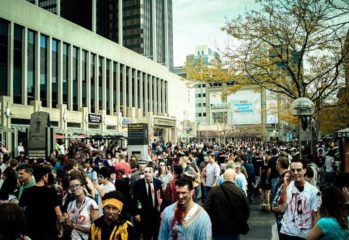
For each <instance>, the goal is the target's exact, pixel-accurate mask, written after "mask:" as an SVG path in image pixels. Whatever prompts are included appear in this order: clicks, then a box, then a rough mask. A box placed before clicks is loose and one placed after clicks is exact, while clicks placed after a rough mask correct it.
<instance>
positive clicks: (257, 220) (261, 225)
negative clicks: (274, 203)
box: [240, 198, 275, 240]
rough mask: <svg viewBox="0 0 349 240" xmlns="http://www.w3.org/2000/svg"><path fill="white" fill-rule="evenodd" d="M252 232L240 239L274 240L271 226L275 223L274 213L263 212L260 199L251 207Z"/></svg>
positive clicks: (250, 221) (254, 201)
mask: <svg viewBox="0 0 349 240" xmlns="http://www.w3.org/2000/svg"><path fill="white" fill-rule="evenodd" d="M250 210H251V212H250V218H249V221H248V222H249V224H250V228H251V230H250V232H249V233H248V234H247V235H245V236H243V235H242V237H241V238H240V239H241V240H270V239H272V234H271V226H272V225H273V224H274V223H275V217H274V214H273V213H267V212H261V211H260V205H259V198H256V199H254V200H253V202H252V204H251V205H250Z"/></svg>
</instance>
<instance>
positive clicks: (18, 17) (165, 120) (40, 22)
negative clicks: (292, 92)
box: [0, 0, 188, 150]
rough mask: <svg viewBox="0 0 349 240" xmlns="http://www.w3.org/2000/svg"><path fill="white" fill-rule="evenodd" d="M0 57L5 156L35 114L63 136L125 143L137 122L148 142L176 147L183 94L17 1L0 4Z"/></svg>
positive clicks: (164, 75)
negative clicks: (115, 139)
mask: <svg viewBox="0 0 349 240" xmlns="http://www.w3.org/2000/svg"><path fill="white" fill-rule="evenodd" d="M0 52H1V54H0V56H1V57H0V110H1V118H0V120H1V123H0V124H1V125H0V129H1V131H0V133H1V140H3V141H4V142H6V144H7V146H8V147H9V149H10V150H11V149H14V148H16V144H17V143H18V142H19V141H22V142H25V141H26V130H27V129H28V127H29V124H30V116H31V114H32V113H34V112H38V111H44V112H48V113H49V115H50V125H51V126H52V127H53V128H55V129H56V130H57V132H60V133H62V134H64V135H74V134H88V135H89V134H101V135H103V134H112V135H115V134H120V135H125V133H126V131H127V130H126V127H127V123H138V122H140V123H141V122H144V123H148V125H149V136H150V138H153V137H158V138H162V139H163V140H165V141H169V140H171V141H173V142H175V141H176V124H177V122H176V117H174V116H177V117H178V118H179V119H182V118H183V115H184V112H185V111H188V110H186V107H187V102H186V99H187V98H186V97H185V96H186V86H185V84H184V83H183V82H182V81H181V79H180V77H178V76H177V75H175V74H173V73H171V72H170V71H169V69H168V68H167V67H165V66H163V65H161V64H159V63H156V62H154V61H152V60H150V59H148V58H146V57H144V56H142V55H140V54H138V53H135V52H134V51H131V50H129V49H127V48H125V47H122V46H120V45H119V44H117V43H115V42H113V41H110V40H108V39H106V38H104V37H102V36H100V35H97V34H95V33H94V32H92V31H90V30H88V29H86V28H83V27H81V26H78V25H76V24H74V23H72V22H70V21H67V20H65V19H63V18H61V17H59V16H58V15H55V14H53V13H51V12H49V11H46V10H44V9H42V8H39V7H37V6H35V5H33V4H31V3H29V2H28V1H24V0H18V1H13V0H1V1H0ZM170 89H176V93H175V94H174V93H170ZM182 95H183V96H182ZM177 98H179V99H177ZM91 116H94V117H96V118H97V119H99V120H98V122H93V121H91ZM7 130H8V131H7Z"/></svg>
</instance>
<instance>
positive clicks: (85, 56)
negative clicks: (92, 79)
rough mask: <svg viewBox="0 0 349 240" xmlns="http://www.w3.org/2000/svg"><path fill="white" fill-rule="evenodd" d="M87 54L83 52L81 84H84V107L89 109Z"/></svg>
mask: <svg viewBox="0 0 349 240" xmlns="http://www.w3.org/2000/svg"><path fill="white" fill-rule="evenodd" d="M86 58H87V52H86V51H85V50H82V56H81V62H82V63H81V82H82V106H83V107H87V101H86V94H87V79H86V70H87V61H86Z"/></svg>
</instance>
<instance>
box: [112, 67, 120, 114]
mask: <svg viewBox="0 0 349 240" xmlns="http://www.w3.org/2000/svg"><path fill="white" fill-rule="evenodd" d="M111 64H113V80H114V83H113V106H114V111H116V98H117V97H119V93H118V92H116V87H117V81H118V79H117V77H116V74H117V73H116V67H117V63H116V62H112V63H111ZM118 74H119V73H118Z"/></svg>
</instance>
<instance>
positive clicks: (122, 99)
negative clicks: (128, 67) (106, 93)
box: [117, 64, 125, 111]
mask: <svg viewBox="0 0 349 240" xmlns="http://www.w3.org/2000/svg"><path fill="white" fill-rule="evenodd" d="M124 68H125V66H124V65H122V64H120V72H119V73H117V74H119V75H120V107H121V106H123V104H124V80H123V78H124ZM123 107H125V106H123ZM120 111H121V109H120Z"/></svg>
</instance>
